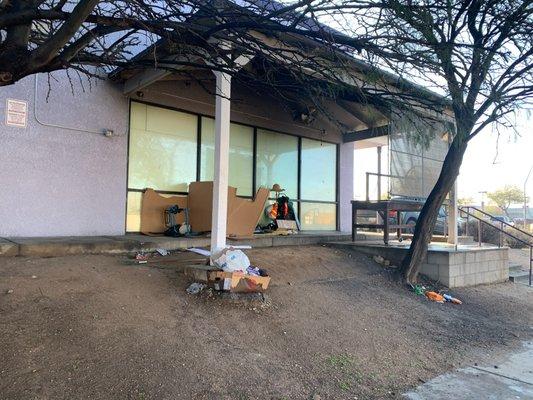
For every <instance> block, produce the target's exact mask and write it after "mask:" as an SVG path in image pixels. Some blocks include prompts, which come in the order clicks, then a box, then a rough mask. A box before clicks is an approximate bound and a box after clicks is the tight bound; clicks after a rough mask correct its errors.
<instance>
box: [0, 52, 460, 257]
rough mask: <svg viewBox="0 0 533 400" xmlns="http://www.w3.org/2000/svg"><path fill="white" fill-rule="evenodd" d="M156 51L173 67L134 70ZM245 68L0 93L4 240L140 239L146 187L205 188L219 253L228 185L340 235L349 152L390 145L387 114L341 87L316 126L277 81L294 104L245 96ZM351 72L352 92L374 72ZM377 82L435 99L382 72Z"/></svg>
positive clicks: (31, 81) (250, 61)
mask: <svg viewBox="0 0 533 400" xmlns="http://www.w3.org/2000/svg"><path fill="white" fill-rule="evenodd" d="M222 45H224V43H221V46H222ZM154 51H156V52H157V53H158V54H157V56H158V59H159V60H163V63H164V61H165V60H170V59H171V58H172V57H175V54H174V53H172V50H171V49H170V48H169V46H166V44H165V43H164V42H161V43H158V45H157V47H150V48H148V49H146V50H144V51H142V52H140V53H139V54H138V55H137V56H136V59H137V60H138V59H139V58H143V57H144V58H146V59H148V60H149V59H150V57H153V54H154ZM255 61H256V60H254V58H253V57H248V58H246V59H245V60H243V62H242V63H241V65H240V67H241V68H242V71H243V74H241V75H239V74H240V71H236V73H235V74H234V76H233V77H231V76H230V75H229V74H227V73H224V72H215V73H214V74H213V73H212V72H210V71H206V70H205V68H204V69H201V68H194V67H186V68H183V70H182V71H173V72H170V71H168V70H167V69H164V68H163V69H155V68H153V67H145V68H135V69H128V68H126V69H118V70H115V71H113V72H112V73H111V74H108V75H106V76H105V77H104V79H103V80H94V79H93V80H91V81H88V80H87V79H86V78H83V77H82V78H80V79H78V77H77V76H76V77H74V76H73V75H72V74H67V73H57V74H54V76H53V77H52V78H49V77H47V76H43V75H37V76H33V77H28V78H25V79H24V80H22V81H20V82H18V83H17V84H16V85H13V86H10V87H5V88H3V89H2V101H1V102H0V113H2V114H3V115H4V118H3V121H4V123H3V124H2V127H1V128H0V143H1V145H0V160H1V161H0V163H1V164H0V165H1V166H2V170H3V171H4V172H3V173H2V178H1V183H2V187H3V188H4V190H3V191H2V192H1V194H0V204H1V205H2V207H0V220H1V221H2V223H1V224H0V237H21V236H71V235H74V236H88V235H123V234H125V233H127V232H136V231H138V230H139V210H140V198H141V193H142V191H143V190H144V189H145V188H153V189H155V190H157V191H158V192H160V193H164V194H177V195H186V194H187V188H188V184H189V183H190V182H193V181H202V180H214V182H215V189H214V196H213V197H214V202H213V204H214V207H213V210H215V212H214V213H213V231H214V234H213V235H212V236H213V246H215V247H219V246H220V245H223V243H224V240H225V218H226V216H225V213H226V210H225V208H226V207H225V204H226V203H225V200H224V199H225V198H226V192H227V185H228V184H229V185H232V186H235V187H237V193H238V195H240V196H244V197H252V196H253V195H254V193H255V192H256V190H257V188H259V187H260V186H264V187H271V186H272V185H273V184H274V183H278V184H280V185H281V186H282V187H283V188H285V190H286V194H287V195H288V196H289V197H290V198H291V199H293V201H294V202H295V204H296V207H297V211H298V214H299V216H300V221H301V223H302V229H303V230H340V231H349V230H350V228H351V209H350V200H351V199H352V198H353V185H354V176H353V169H354V168H353V167H354V162H356V161H354V142H355V141H360V140H369V143H372V140H374V141H375V139H376V137H386V136H387V135H388V133H389V131H390V128H389V127H390V125H391V115H390V114H388V113H387V111H386V110H385V109H384V107H383V104H380V106H378V105H377V104H373V103H372V102H371V101H365V102H362V101H358V99H357V97H355V96H353V94H351V93H350V92H349V90H346V88H344V91H343V94H341V95H339V96H335V97H332V98H326V97H324V98H321V99H319V101H320V102H321V105H322V107H323V108H324V109H325V110H326V111H327V113H326V114H329V118H326V116H325V115H324V114H323V113H320V112H316V110H315V109H314V108H313V107H312V105H311V104H310V103H309V102H308V101H306V99H305V98H304V99H303V100H302V99H300V98H299V97H300V95H299V94H298V93H297V92H294V91H295V90H296V89H295V88H297V85H298V82H289V81H290V79H289V78H287V77H284V76H282V74H280V75H279V79H284V85H286V84H287V82H289V83H290V87H291V88H292V89H291V90H293V92H294V93H293V96H292V97H291V96H290V93H283V92H281V91H279V90H270V87H269V86H268V85H260V84H259V85H257V84H256V85H249V84H248V83H249V82H248V81H247V76H250V74H255V76H259V77H260V76H262V74H265V73H266V72H268V71H265V69H264V65H262V63H259V62H255ZM167 62H170V61H167ZM350 62H352V63H353V68H354V69H353V77H355V78H353V77H350V78H349V80H348V81H346V82H345V83H346V85H348V84H350V83H351V84H352V86H353V87H354V89H355V84H354V82H360V81H363V82H364V80H365V71H369V70H370V67H369V66H366V65H365V64H363V63H361V62H359V61H356V60H350ZM279 63H281V64H282V63H283V61H282V60H280V61H279ZM244 72H246V73H245V74H244ZM373 79H375V78H373ZM381 79H382V80H383V81H384V82H388V83H389V84H393V85H397V89H398V90H401V91H410V92H412V93H416V94H417V95H419V96H423V97H426V98H431V99H435V100H439V101H442V98H440V97H439V96H437V95H435V94H433V93H431V92H429V91H426V90H424V89H422V88H419V87H416V86H415V85H412V84H409V83H407V82H405V81H402V80H399V79H398V78H396V77H391V76H390V75H388V74H386V73H383V74H382V77H381ZM257 81H260V79H259V80H257ZM385 108H386V107H385ZM441 117H442V119H443V120H447V121H449V120H451V118H450V117H449V114H447V113H443V114H442V115H441ZM215 242H216V243H218V245H215Z"/></svg>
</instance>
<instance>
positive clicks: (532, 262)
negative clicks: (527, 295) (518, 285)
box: [529, 246, 533, 286]
mask: <svg viewBox="0 0 533 400" xmlns="http://www.w3.org/2000/svg"><path fill="white" fill-rule="evenodd" d="M532 269H533V246H529V286H531V270H532Z"/></svg>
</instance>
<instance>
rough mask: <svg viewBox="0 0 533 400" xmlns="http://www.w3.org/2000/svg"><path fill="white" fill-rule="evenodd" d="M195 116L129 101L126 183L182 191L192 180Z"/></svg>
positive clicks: (194, 174) (194, 173)
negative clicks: (129, 119) (129, 117)
mask: <svg viewBox="0 0 533 400" xmlns="http://www.w3.org/2000/svg"><path fill="white" fill-rule="evenodd" d="M197 121H198V117H197V116H195V115H191V114H186V113H182V112H179V111H174V110H168V109H166V108H161V107H154V106H149V105H146V104H141V103H136V102H132V103H131V122H130V155H129V160H130V162H129V173H128V187H129V188H130V189H145V188H154V189H156V190H165V191H174V192H186V191H187V187H188V185H189V183H190V182H193V181H195V180H196V146H197V132H196V131H197Z"/></svg>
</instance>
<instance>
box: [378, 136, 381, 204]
mask: <svg viewBox="0 0 533 400" xmlns="http://www.w3.org/2000/svg"><path fill="white" fill-rule="evenodd" d="M378 200H381V146H378Z"/></svg>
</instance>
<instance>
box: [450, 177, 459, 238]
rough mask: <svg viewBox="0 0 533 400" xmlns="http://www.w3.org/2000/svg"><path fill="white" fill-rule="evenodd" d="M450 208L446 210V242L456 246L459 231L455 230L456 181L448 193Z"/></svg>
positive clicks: (456, 212)
mask: <svg viewBox="0 0 533 400" xmlns="http://www.w3.org/2000/svg"><path fill="white" fill-rule="evenodd" d="M449 198H450V208H449V211H448V243H450V244H453V245H455V247H457V244H458V239H459V233H458V231H457V214H458V211H457V181H455V183H454V184H453V187H452V190H450V193H449Z"/></svg>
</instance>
